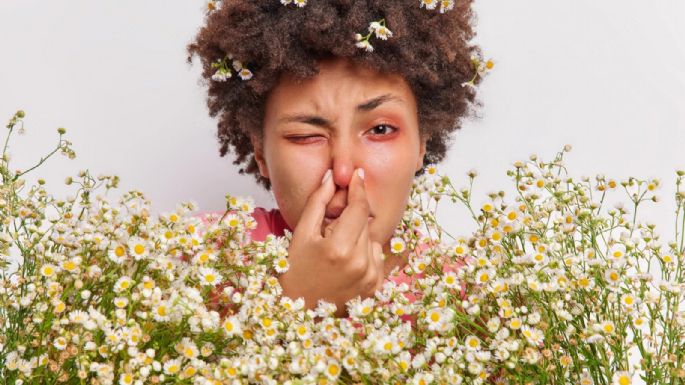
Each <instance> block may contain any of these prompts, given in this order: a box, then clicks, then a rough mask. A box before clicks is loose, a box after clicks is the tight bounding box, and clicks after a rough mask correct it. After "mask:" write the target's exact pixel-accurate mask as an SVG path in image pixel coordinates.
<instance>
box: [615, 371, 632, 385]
mask: <svg viewBox="0 0 685 385" xmlns="http://www.w3.org/2000/svg"><path fill="white" fill-rule="evenodd" d="M611 381H612V382H611V383H612V384H613V385H630V384H632V383H633V376H631V375H630V372H626V371H621V372H616V373H614V375H613V377H612V380H611Z"/></svg>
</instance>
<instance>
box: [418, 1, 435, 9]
mask: <svg viewBox="0 0 685 385" xmlns="http://www.w3.org/2000/svg"><path fill="white" fill-rule="evenodd" d="M438 2H439V0H419V5H420V7H421V8H423V7H426V9H435V8H436V7H437V6H438Z"/></svg>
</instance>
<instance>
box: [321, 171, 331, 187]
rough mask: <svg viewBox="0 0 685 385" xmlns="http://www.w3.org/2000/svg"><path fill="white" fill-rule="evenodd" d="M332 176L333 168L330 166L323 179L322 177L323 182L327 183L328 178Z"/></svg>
mask: <svg viewBox="0 0 685 385" xmlns="http://www.w3.org/2000/svg"><path fill="white" fill-rule="evenodd" d="M330 177H331V169H330V168H329V169H328V170H326V173H325V174H323V179H321V184H324V183H326V181H328V178H330Z"/></svg>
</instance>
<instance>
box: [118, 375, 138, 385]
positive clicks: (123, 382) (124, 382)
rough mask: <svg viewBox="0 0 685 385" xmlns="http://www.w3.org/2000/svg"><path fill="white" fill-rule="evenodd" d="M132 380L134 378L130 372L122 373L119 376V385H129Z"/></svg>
mask: <svg viewBox="0 0 685 385" xmlns="http://www.w3.org/2000/svg"><path fill="white" fill-rule="evenodd" d="M133 380H134V378H133V375H132V374H131V373H122V374H121V376H120V377H119V385H131V384H133Z"/></svg>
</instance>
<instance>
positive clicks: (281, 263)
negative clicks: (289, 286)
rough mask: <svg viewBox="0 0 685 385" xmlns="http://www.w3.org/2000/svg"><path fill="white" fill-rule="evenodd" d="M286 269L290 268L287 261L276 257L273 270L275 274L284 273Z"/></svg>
mask: <svg viewBox="0 0 685 385" xmlns="http://www.w3.org/2000/svg"><path fill="white" fill-rule="evenodd" d="M288 267H290V265H289V264H288V259H287V258H286V257H278V258H276V259H275V260H274V269H276V272H277V273H281V274H282V273H285V272H286V271H288Z"/></svg>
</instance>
